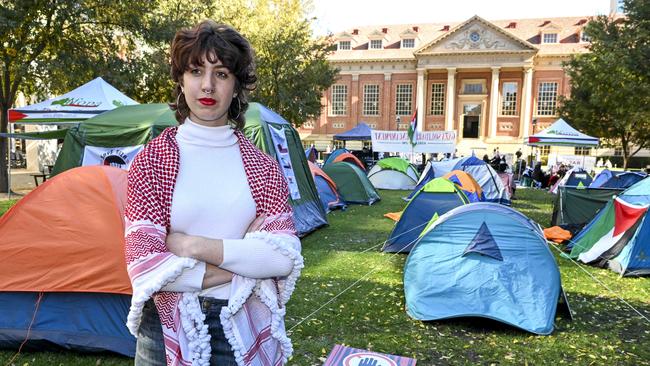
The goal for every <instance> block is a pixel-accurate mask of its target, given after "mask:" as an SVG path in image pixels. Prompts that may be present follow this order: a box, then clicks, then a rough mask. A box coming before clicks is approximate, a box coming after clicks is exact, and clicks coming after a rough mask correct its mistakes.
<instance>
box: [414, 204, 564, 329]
mask: <svg viewBox="0 0 650 366" xmlns="http://www.w3.org/2000/svg"><path fill="white" fill-rule="evenodd" d="M404 294H405V299H406V311H407V313H408V315H409V316H410V317H412V318H414V319H418V320H439V319H446V318H455V317H484V318H489V319H494V320H497V321H500V322H503V323H506V324H510V325H512V326H514V327H517V328H521V329H523V330H525V331H528V332H531V333H535V334H540V335H547V334H550V333H551V332H552V331H553V320H554V319H555V314H556V310H557V305H558V300H559V299H560V294H561V284H560V271H559V269H558V266H557V264H556V262H555V259H554V257H553V254H552V253H551V251H550V249H549V248H548V246H547V244H546V240H545V239H544V235H543V234H542V231H541V229H540V228H539V226H538V225H537V224H536V223H535V222H533V221H531V220H530V219H528V218H527V217H526V216H524V215H522V214H521V213H519V212H517V211H515V210H514V209H511V208H509V207H507V206H503V205H498V204H494V203H487V202H478V203H473V204H471V205H464V206H460V207H457V208H455V209H453V210H451V211H449V212H447V213H446V214H444V215H442V216H440V217H439V218H438V219H437V220H436V221H435V222H434V223H433V224H432V225H431V226H430V227H429V228H428V229H427V230H426V231H425V232H424V233H423V234H422V236H421V238H420V239H418V241H417V242H416V244H415V246H414V248H413V249H412V250H411V253H410V255H409V257H408V258H407V260H406V264H405V266H404Z"/></svg>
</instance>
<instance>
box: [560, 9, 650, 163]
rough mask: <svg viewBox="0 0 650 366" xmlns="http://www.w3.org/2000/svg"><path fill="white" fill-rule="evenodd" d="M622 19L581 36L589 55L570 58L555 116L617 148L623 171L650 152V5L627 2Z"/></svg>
mask: <svg viewBox="0 0 650 366" xmlns="http://www.w3.org/2000/svg"><path fill="white" fill-rule="evenodd" d="M624 8H625V11H626V14H627V16H626V17H625V18H612V17H605V16H600V17H598V18H596V19H595V20H593V21H591V22H590V23H589V24H588V25H587V28H586V30H585V31H586V33H587V34H588V35H589V36H590V37H591V45H590V46H589V49H590V51H591V52H589V53H586V54H581V55H577V56H574V57H573V58H572V59H571V60H570V61H569V62H568V63H567V64H566V65H565V70H566V72H567V75H568V76H569V78H570V85H571V94H570V97H569V98H560V106H559V112H560V115H561V116H562V117H563V118H565V119H567V120H568V121H570V122H571V123H572V124H573V125H574V126H575V127H577V128H578V129H580V130H582V131H584V132H586V133H587V134H592V135H596V136H599V137H601V145H602V146H605V147H622V150H623V165H624V168H627V166H628V163H629V159H630V157H631V156H634V155H635V154H636V153H637V152H639V150H641V149H644V148H650V108H648V105H650V67H649V66H648V62H647V60H648V59H650V41H649V40H650V25H649V22H650V3H649V2H646V1H634V0H626V1H625V5H624Z"/></svg>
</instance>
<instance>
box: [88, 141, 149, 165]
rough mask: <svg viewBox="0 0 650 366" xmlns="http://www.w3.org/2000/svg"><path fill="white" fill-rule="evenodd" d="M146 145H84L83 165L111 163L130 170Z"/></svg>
mask: <svg viewBox="0 0 650 366" xmlns="http://www.w3.org/2000/svg"><path fill="white" fill-rule="evenodd" d="M143 146H144V145H138V146H125V147H100V146H86V147H84V157H83V160H82V161H81V165H82V166H87V165H110V166H114V167H116V168H122V169H124V170H128V169H129V168H130V167H131V163H132V162H133V158H135V156H136V155H138V153H139V152H140V150H142V147H143Z"/></svg>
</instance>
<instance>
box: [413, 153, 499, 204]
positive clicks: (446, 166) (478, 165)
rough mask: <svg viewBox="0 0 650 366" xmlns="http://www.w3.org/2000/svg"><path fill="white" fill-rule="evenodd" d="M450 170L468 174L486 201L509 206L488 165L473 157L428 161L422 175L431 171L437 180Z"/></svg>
mask: <svg viewBox="0 0 650 366" xmlns="http://www.w3.org/2000/svg"><path fill="white" fill-rule="evenodd" d="M452 170H462V171H464V172H466V173H469V174H470V175H471V176H472V178H474V180H476V182H477V183H478V184H479V185H480V186H481V189H482V190H483V195H484V196H485V200H486V201H488V202H497V203H502V204H505V205H510V197H509V196H508V191H507V190H506V188H505V187H504V186H503V182H502V181H501V178H499V176H498V175H497V173H496V172H495V171H494V169H492V167H491V166H490V164H487V163H486V162H484V161H483V160H481V159H479V158H477V157H476V156H474V155H472V156H469V157H465V158H458V159H452V160H443V161H431V160H429V162H427V166H426V167H425V168H424V172H423V173H422V175H423V176H425V175H426V176H431V174H430V171H433V176H434V177H436V178H438V177H442V176H444V175H445V174H447V173H449V172H451V171H452ZM423 182H424V180H421V181H420V182H419V183H418V186H417V187H415V189H416V190H417V189H418V187H421V186H422V184H423Z"/></svg>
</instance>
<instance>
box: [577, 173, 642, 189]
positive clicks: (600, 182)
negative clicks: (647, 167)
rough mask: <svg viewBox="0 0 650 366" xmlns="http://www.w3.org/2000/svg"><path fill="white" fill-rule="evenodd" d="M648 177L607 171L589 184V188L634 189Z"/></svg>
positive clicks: (639, 174)
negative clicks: (635, 185)
mask: <svg viewBox="0 0 650 366" xmlns="http://www.w3.org/2000/svg"><path fill="white" fill-rule="evenodd" d="M647 176H648V175H647V174H645V173H641V172H628V171H624V172H616V171H611V170H609V169H605V170H603V171H602V172H600V173H599V174H598V175H597V176H596V178H594V180H593V181H592V182H591V184H589V188H617V189H626V188H629V187H632V186H633V185H634V184H636V183H637V182H638V181H640V180H642V179H645V178H646V177H647Z"/></svg>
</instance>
